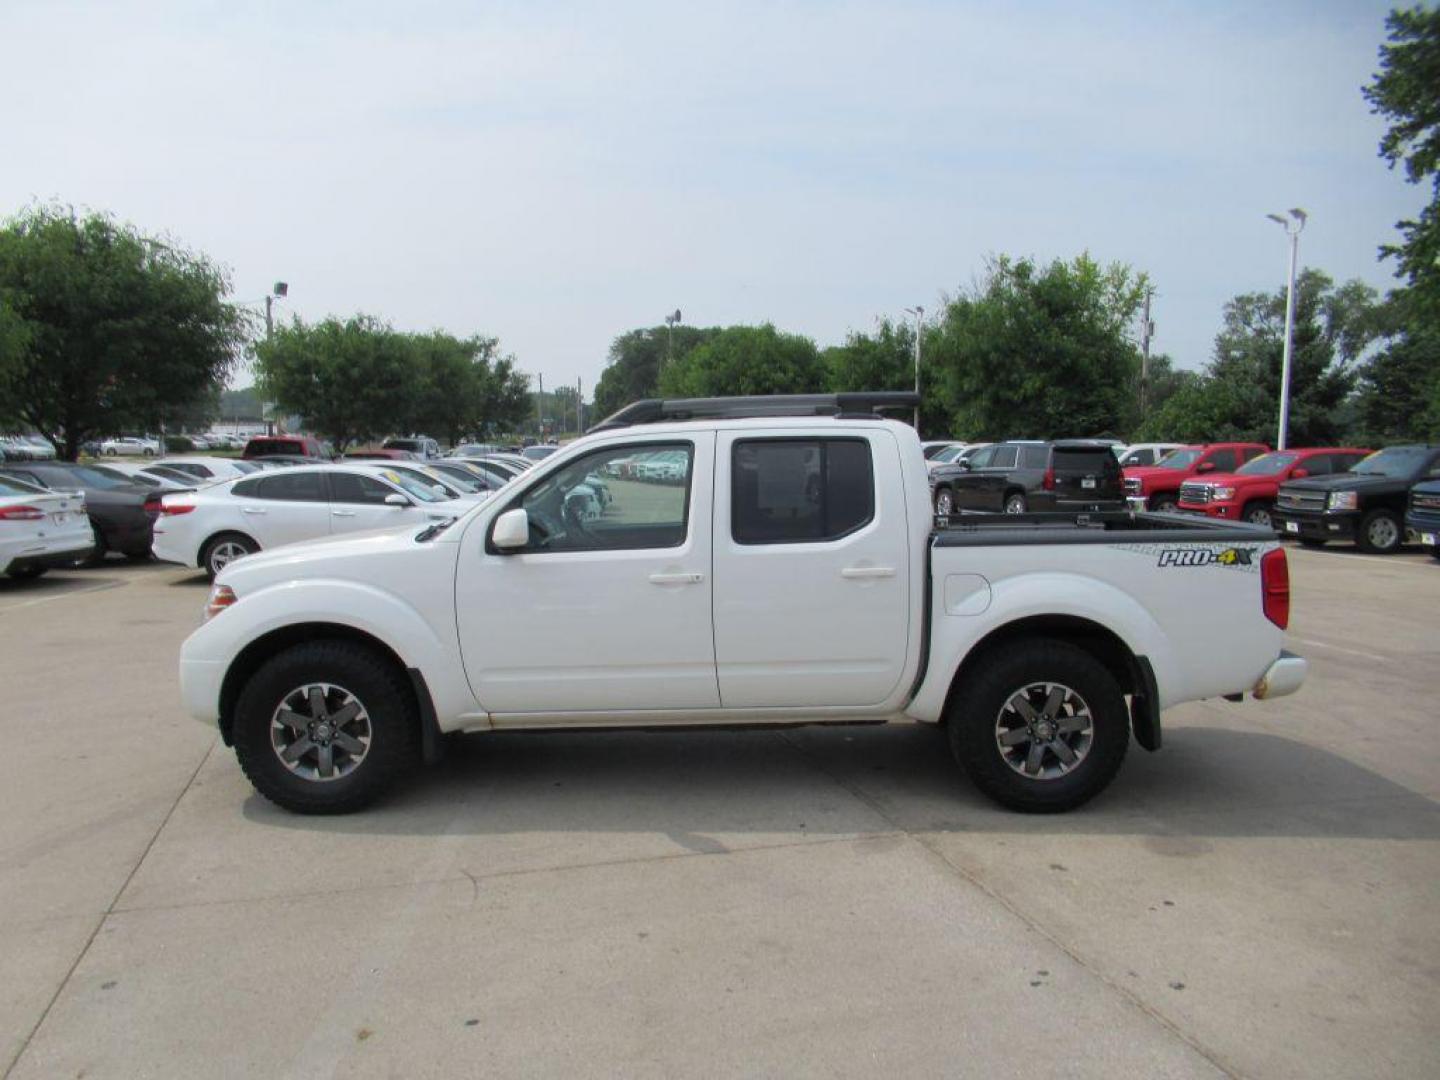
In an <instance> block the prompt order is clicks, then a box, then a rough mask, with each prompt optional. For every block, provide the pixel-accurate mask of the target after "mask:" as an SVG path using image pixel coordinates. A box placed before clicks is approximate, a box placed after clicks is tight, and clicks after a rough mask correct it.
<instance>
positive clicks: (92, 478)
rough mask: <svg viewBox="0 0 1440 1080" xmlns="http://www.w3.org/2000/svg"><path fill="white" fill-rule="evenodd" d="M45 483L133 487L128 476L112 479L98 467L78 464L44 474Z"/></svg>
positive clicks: (64, 485)
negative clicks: (62, 471) (58, 473)
mask: <svg viewBox="0 0 1440 1080" xmlns="http://www.w3.org/2000/svg"><path fill="white" fill-rule="evenodd" d="M45 481H46V483H51V482H52V481H53V483H51V486H52V487H53V486H54V485H55V484H58V485H60V486H61V487H67V486H69V485H70V484H80V485H83V486H85V487H93V488H117V487H133V486H134V485H133V484H132V483H131V481H130V479H129V477H126V478H125V479H124V480H112V479H111V478H110V477H108V476H106V475H105V474H104V473H102V472H100V470H98V469H92V468H90V467H89V466H88V465H78V466H76V467H75V468H73V469H66V470H65V471H64V473H63V474H60V475H57V474H55V473H48V474H46V476H45Z"/></svg>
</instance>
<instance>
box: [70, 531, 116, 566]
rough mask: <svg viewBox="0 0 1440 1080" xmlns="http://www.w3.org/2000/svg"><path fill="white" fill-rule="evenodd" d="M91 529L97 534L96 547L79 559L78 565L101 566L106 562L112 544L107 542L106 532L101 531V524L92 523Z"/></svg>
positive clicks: (76, 563) (76, 562)
mask: <svg viewBox="0 0 1440 1080" xmlns="http://www.w3.org/2000/svg"><path fill="white" fill-rule="evenodd" d="M90 531H91V532H92V533H93V534H94V535H95V548H94V550H92V551H91V552H90V554H89V555H86V556H85V557H84V558H81V559H77V560H76V561H75V565H76V566H99V565H101V564H102V563H104V561H105V556H106V554H107V553H108V552H109V551H110V545H109V544H108V543H106V542H105V534H104V533H103V532H101V531H100V528H99V526H97V525H91V526H90Z"/></svg>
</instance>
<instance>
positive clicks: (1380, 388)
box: [1357, 326, 1440, 445]
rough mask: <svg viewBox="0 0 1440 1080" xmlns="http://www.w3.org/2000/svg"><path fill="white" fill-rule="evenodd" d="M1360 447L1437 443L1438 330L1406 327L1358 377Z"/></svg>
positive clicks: (1439, 407) (1439, 424)
mask: <svg viewBox="0 0 1440 1080" xmlns="http://www.w3.org/2000/svg"><path fill="white" fill-rule="evenodd" d="M1357 397H1358V399H1359V400H1358V403H1357V404H1358V408H1359V413H1360V432H1361V437H1362V438H1363V440H1364V442H1365V443H1366V444H1375V445H1378V444H1383V443H1387V442H1410V441H1422V442H1431V441H1440V330H1435V329H1424V328H1421V327H1418V326H1416V327H1407V328H1406V329H1404V330H1403V331H1401V333H1400V334H1398V335H1396V336H1395V337H1394V338H1393V339H1391V341H1390V342H1388V343H1387V345H1386V346H1385V348H1384V349H1383V350H1381V351H1380V352H1379V353H1378V354H1376V356H1375V357H1374V358H1373V359H1372V360H1371V361H1370V363H1369V364H1367V365H1366V367H1365V369H1364V371H1363V372H1362V373H1361V375H1360V391H1359V394H1358V395H1357Z"/></svg>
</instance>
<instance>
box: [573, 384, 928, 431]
mask: <svg viewBox="0 0 1440 1080" xmlns="http://www.w3.org/2000/svg"><path fill="white" fill-rule="evenodd" d="M919 404H920V395H919V394H916V393H915V392H914V391H912V390H873V391H856V392H848V393H842V394H769V395H763V396H755V397H713V398H670V399H663V398H645V399H643V400H641V401H633V402H631V403H630V404H629V405H626V406H625V407H624V408H623V409H621V410H619V411H618V412H616V413H613V414H611V415H610V416H607V417H606V418H605V419H604V420H602V421H600V423H598V424H596V425H595V426H594V427H592V428H590V429H589V430H590V431H592V432H594V431H610V430H611V429H613V428H623V427H631V426H633V425H636V424H663V423H667V422H670V421H676V420H744V419H755V418H763V417H767V416H837V417H842V416H843V417H846V418H852V417H856V416H874V415H876V414H877V413H879V411H880V410H881V409H914V408H917V407H918V406H919Z"/></svg>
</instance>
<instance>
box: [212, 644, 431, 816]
mask: <svg viewBox="0 0 1440 1080" xmlns="http://www.w3.org/2000/svg"><path fill="white" fill-rule="evenodd" d="M232 735H233V738H234V742H235V755H236V757H238V758H239V759H240V767H241V768H242V769H243V770H244V771H245V775H246V776H247V777H249V778H250V782H251V783H252V784H254V785H255V790H256V791H258V792H260V794H261V795H264V796H265V797H266V798H267V799H269V800H270V801H271V802H273V803H275V804H276V805H278V806H282V807H284V808H285V809H286V810H293V811H295V812H296V813H300V814H344V813H349V812H350V811H353V810H359V809H361V808H363V807H365V806H367V805H368V804H369V803H370V802H372V801H373V800H374V799H375V798H377V797H378V796H379V795H380V794H381V793H382V792H383V791H384V790H385V789H386V788H387V787H388V786H389V785H390V783H391V782H392V781H393V780H394V779H395V778H396V776H398V775H399V774H400V773H401V772H403V771H404V770H405V769H408V768H409V767H410V766H411V765H412V764H413V763H414V762H415V761H416V760H418V757H419V724H418V722H417V718H416V709H415V700H414V696H413V695H412V694H411V693H410V691H409V689H408V688H407V686H406V684H405V681H404V675H403V673H402V672H400V671H399V670H398V669H397V668H396V666H395V665H394V664H393V663H392V662H390V661H389V660H388V658H386V657H384V656H383V655H381V654H379V653H377V652H376V651H375V650H373V649H369V648H367V647H366V646H364V645H363V644H360V643H358V642H353V641H310V642H305V643H304V644H301V645H295V646H292V647H291V648H288V649H286V650H284V651H283V652H281V653H277V654H276V655H275V656H272V657H271V658H270V659H269V660H267V661H266V662H265V663H264V664H262V665H261V666H260V668H259V670H257V671H256V672H255V674H254V675H252V676H251V677H250V679H249V681H248V682H247V683H246V684H245V687H244V689H242V690H241V691H240V697H239V699H238V700H237V701H236V703H235V722H234V728H233V729H232Z"/></svg>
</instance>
